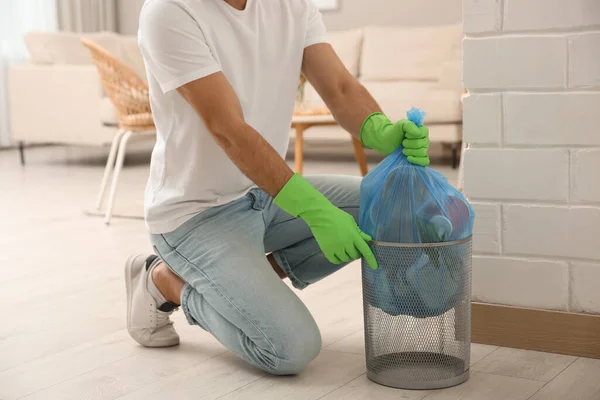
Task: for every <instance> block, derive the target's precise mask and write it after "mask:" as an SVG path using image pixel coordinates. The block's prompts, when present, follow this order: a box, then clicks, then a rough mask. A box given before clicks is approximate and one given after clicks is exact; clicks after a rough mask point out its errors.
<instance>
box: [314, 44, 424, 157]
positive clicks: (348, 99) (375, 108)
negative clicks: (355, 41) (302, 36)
mask: <svg viewBox="0 0 600 400" xmlns="http://www.w3.org/2000/svg"><path fill="white" fill-rule="evenodd" d="M302 72H303V73H304V75H305V76H306V78H307V79H308V81H309V82H310V83H311V84H312V85H313V86H314V88H315V89H316V90H317V92H318V93H319V95H320V96H321V98H322V99H323V100H324V101H325V104H326V105H327V107H329V109H330V110H331V113H332V114H333V116H334V118H335V120H336V121H337V122H338V123H339V124H340V125H341V126H342V128H344V129H345V130H347V131H348V132H350V133H351V134H352V136H354V137H356V138H358V139H360V141H361V142H362V144H363V145H364V146H366V147H368V148H370V149H374V150H376V151H378V152H379V153H381V154H385V155H388V154H391V153H393V152H394V151H395V150H396V149H397V148H398V147H400V146H404V149H403V150H402V153H403V154H404V155H405V156H406V157H407V158H408V161H409V162H411V163H413V164H417V165H421V166H427V165H429V156H428V155H427V150H428V148H429V130H428V129H427V127H426V126H421V127H418V126H416V125H415V124H414V123H412V122H410V121H407V120H400V121H398V122H396V123H395V124H394V123H392V122H391V121H390V120H389V118H388V117H386V116H385V115H384V114H383V113H382V112H381V108H380V107H379V105H377V102H376V101H375V99H373V97H372V96H371V95H370V94H369V92H367V89H365V88H364V87H363V85H361V84H360V83H359V82H358V81H357V80H356V79H355V78H354V77H353V76H352V75H350V73H349V72H348V70H347V69H346V67H345V66H344V64H342V62H341V61H340V59H339V57H338V56H337V54H335V51H334V50H333V48H332V47H331V45H329V44H325V43H318V44H314V45H312V46H308V47H307V48H305V49H304V59H303V60H302Z"/></svg>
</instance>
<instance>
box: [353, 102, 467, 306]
mask: <svg viewBox="0 0 600 400" xmlns="http://www.w3.org/2000/svg"><path fill="white" fill-rule="evenodd" d="M409 119H411V120H412V121H413V122H415V123H416V124H417V125H421V124H422V114H421V115H419V111H418V110H417V111H415V109H413V110H411V111H409ZM360 204H361V206H360V228H361V230H362V231H364V232H366V233H368V234H369V235H371V237H372V238H373V240H374V241H375V243H374V244H372V247H373V250H374V253H375V256H376V257H377V258H378V263H379V269H377V270H375V271H372V270H371V271H368V270H365V271H364V272H365V276H364V279H365V284H367V285H373V286H372V289H373V290H375V291H376V292H377V296H375V297H373V300H372V302H374V303H376V304H372V305H373V306H375V307H378V308H380V309H382V310H383V311H384V312H386V313H388V314H390V315H401V314H403V315H411V316H414V317H419V318H423V317H429V316H435V315H440V314H442V313H444V312H446V311H448V310H449V309H451V308H452V307H454V305H455V302H456V299H457V298H459V297H460V296H459V291H460V287H459V286H460V282H461V277H462V275H461V274H462V273H463V272H464V271H462V270H461V266H463V265H465V263H463V262H462V261H463V260H461V259H460V258H461V256H462V255H461V254H454V250H453V249H452V246H449V247H445V246H423V247H411V248H401V247H396V248H393V249H388V250H384V249H383V248H381V249H378V247H380V246H384V245H385V243H388V244H390V243H392V244H394V243H396V244H398V243H399V244H427V243H440V242H454V241H460V240H462V239H466V238H469V237H470V236H471V234H472V231H473V221H474V218H475V213H474V211H473V209H472V207H471V205H470V204H469V202H468V201H467V200H466V199H465V198H464V196H463V195H462V194H461V193H460V192H459V191H458V190H456V189H455V188H454V187H453V186H452V185H450V184H449V183H448V181H447V179H446V177H444V175H442V174H441V173H439V172H437V171H435V170H433V169H431V168H427V167H420V166H417V165H413V164H411V163H409V162H408V160H407V159H406V157H405V156H404V155H403V154H402V148H398V149H397V150H396V151H395V152H394V153H392V154H391V155H389V156H388V157H387V158H385V159H384V160H383V161H382V162H381V163H380V164H379V165H378V166H377V167H375V168H374V169H373V170H372V171H371V172H370V173H369V174H368V175H367V176H365V178H364V179H363V181H362V184H361V188H360ZM393 251H395V252H398V256H389V254H388V255H387V256H384V255H382V253H389V252H393ZM401 253H404V254H405V255H404V256H402V254H401ZM392 260H393V261H392Z"/></svg>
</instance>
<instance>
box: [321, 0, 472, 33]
mask: <svg viewBox="0 0 600 400" xmlns="http://www.w3.org/2000/svg"><path fill="white" fill-rule="evenodd" d="M338 1H339V4H340V7H339V9H338V10H335V11H324V12H323V18H324V20H325V25H326V26H327V29H329V30H332V31H334V30H336V31H337V30H343V29H350V28H359V27H362V26H365V25H396V26H422V25H447V24H455V23H459V22H460V21H461V0H338Z"/></svg>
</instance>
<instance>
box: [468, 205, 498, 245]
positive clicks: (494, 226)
mask: <svg viewBox="0 0 600 400" xmlns="http://www.w3.org/2000/svg"><path fill="white" fill-rule="evenodd" d="M472 206H473V209H474V211H475V215H476V216H477V218H476V219H475V226H474V227H473V251H475V252H479V253H500V205H498V204H484V203H472Z"/></svg>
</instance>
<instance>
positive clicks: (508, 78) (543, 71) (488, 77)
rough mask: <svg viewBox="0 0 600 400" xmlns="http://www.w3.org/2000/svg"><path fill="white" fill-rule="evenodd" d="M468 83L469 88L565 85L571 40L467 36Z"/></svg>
mask: <svg viewBox="0 0 600 400" xmlns="http://www.w3.org/2000/svg"><path fill="white" fill-rule="evenodd" d="M463 68H464V75H463V76H464V78H463V79H464V85H465V87H466V88H469V89H486V88H487V89H495V88H506V89H511V88H512V89H529V88H564V87H565V86H566V82H565V76H566V69H567V39H566V37H561V36H549V37H548V36H523V37H505V38H478V39H472V38H467V39H464V41H463Z"/></svg>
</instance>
